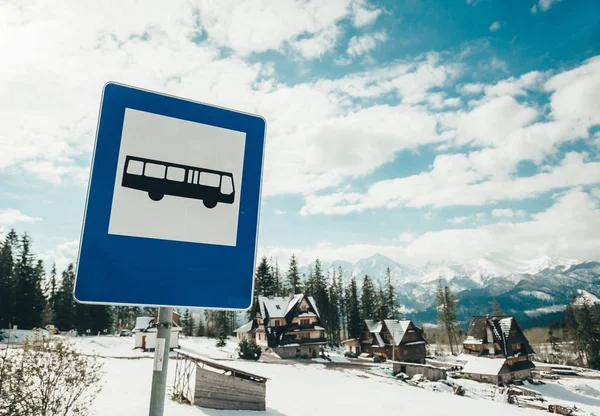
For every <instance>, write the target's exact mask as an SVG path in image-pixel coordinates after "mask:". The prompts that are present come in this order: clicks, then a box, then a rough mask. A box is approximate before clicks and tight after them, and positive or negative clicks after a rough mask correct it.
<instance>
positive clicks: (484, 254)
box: [263, 190, 600, 264]
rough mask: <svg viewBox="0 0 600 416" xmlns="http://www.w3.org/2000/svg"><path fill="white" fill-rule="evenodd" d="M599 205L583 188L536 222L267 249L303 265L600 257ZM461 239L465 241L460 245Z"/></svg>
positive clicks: (559, 201)
mask: <svg viewBox="0 0 600 416" xmlns="http://www.w3.org/2000/svg"><path fill="white" fill-rule="evenodd" d="M599 229H600V209H599V207H598V204H597V202H594V201H593V200H592V198H591V196H590V195H589V194H587V193H585V192H581V191H577V190H575V191H570V192H567V193H565V194H563V195H561V196H560V197H559V198H558V199H557V200H556V201H555V203H554V205H553V206H551V207H550V208H548V209H547V210H546V211H543V212H540V213H537V214H533V215H532V216H531V220H528V221H521V222H516V223H511V222H501V223H496V224H490V225H482V226H480V227H473V228H459V229H446V230H441V231H432V232H427V233H425V234H423V235H420V236H418V237H416V238H415V239H414V240H413V241H411V242H410V244H408V245H407V246H404V245H376V244H360V245H349V246H337V247H336V246H333V245H331V244H324V245H321V246H319V247H297V248H293V249H291V248H286V249H282V248H263V251H264V252H269V253H279V254H278V255H279V256H280V258H281V256H285V255H286V253H287V256H288V257H289V255H291V253H295V254H296V255H297V256H298V257H299V258H300V259H301V262H302V263H305V264H306V263H309V262H311V261H314V259H316V258H320V259H322V260H329V261H333V260H347V261H356V260H359V259H361V258H365V257H368V256H370V255H372V254H375V253H381V254H383V255H386V256H388V257H390V258H392V259H394V260H396V261H398V262H406V263H412V264H419V263H423V262H426V261H431V260H436V261H446V260H447V261H459V262H464V261H469V260H473V259H481V258H498V259H506V258H509V259H511V260H512V261H513V262H514V261H516V260H531V259H536V258H539V257H541V256H543V255H548V256H551V257H566V258H578V259H587V260H600V254H599V253H600V239H598V237H597V236H598V234H597V232H590V230H599ZM457 241H460V242H461V244H456V242H457Z"/></svg>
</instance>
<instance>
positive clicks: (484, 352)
mask: <svg viewBox="0 0 600 416" xmlns="http://www.w3.org/2000/svg"><path fill="white" fill-rule="evenodd" d="M533 354H535V351H534V350H533V348H531V345H530V344H529V341H528V340H527V338H526V337H525V335H524V334H523V331H521V328H520V327H519V324H518V323H517V320H516V319H515V318H514V317H513V316H489V315H488V316H474V317H473V318H472V319H471V324H470V325H469V330H468V332H467V337H466V339H465V340H464V342H463V353H462V354H461V355H460V356H459V360H460V361H463V362H464V363H465V365H464V368H463V370H462V372H463V374H465V375H467V376H469V377H471V378H473V379H475V380H479V381H485V382H491V383H500V382H507V381H511V380H515V379H520V378H528V377H531V369H532V368H534V367H535V366H534V364H533V363H532V362H531V355H533Z"/></svg>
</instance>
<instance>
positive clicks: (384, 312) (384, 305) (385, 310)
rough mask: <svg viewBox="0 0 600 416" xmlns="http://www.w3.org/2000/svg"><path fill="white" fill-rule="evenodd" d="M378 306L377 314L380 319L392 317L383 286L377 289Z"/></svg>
mask: <svg viewBox="0 0 600 416" xmlns="http://www.w3.org/2000/svg"><path fill="white" fill-rule="evenodd" d="M377 308H378V310H377V316H378V317H379V319H388V318H390V310H389V306H388V302H387V296H386V293H385V292H384V291H383V288H382V287H381V286H380V287H379V290H378V291H377Z"/></svg>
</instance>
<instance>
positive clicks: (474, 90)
mask: <svg viewBox="0 0 600 416" xmlns="http://www.w3.org/2000/svg"><path fill="white" fill-rule="evenodd" d="M484 87H485V84H482V83H471V84H461V85H459V86H457V87H456V90H457V91H458V92H460V93H462V94H479V93H481V92H482V91H483V88H484Z"/></svg>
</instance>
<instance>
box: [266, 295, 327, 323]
mask: <svg viewBox="0 0 600 416" xmlns="http://www.w3.org/2000/svg"><path fill="white" fill-rule="evenodd" d="M304 298H305V296H304V295H303V294H302V293H299V294H296V295H294V296H293V297H292V298H288V297H278V296H272V297H267V296H259V297H258V305H259V307H260V315H261V316H262V317H263V318H266V316H267V314H268V315H269V318H285V317H286V316H287V314H288V313H290V312H291V310H292V309H293V308H294V306H296V305H298V304H299V303H300V302H301V301H302V299H304ZM306 300H307V301H308V303H309V305H310V306H311V307H312V308H313V309H314V311H315V313H316V316H317V317H319V318H320V317H321V315H320V314H319V309H318V308H317V303H316V302H315V299H314V298H313V297H312V296H306Z"/></svg>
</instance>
